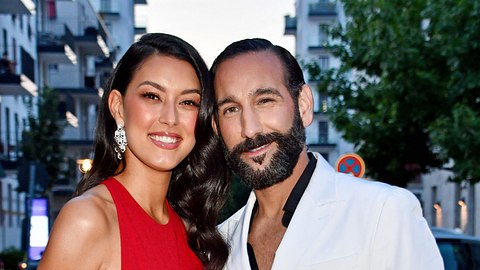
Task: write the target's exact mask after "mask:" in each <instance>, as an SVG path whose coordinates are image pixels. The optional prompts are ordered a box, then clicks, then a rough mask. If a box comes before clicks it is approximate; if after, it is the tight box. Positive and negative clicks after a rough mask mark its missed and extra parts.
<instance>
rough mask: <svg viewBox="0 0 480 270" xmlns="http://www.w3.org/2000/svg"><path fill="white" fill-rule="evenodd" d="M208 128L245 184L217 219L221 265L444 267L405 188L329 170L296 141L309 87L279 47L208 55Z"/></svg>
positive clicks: (250, 46)
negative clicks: (224, 255)
mask: <svg viewBox="0 0 480 270" xmlns="http://www.w3.org/2000/svg"><path fill="white" fill-rule="evenodd" d="M211 72H212V75H213V79H214V81H213V82H214V89H215V91H214V93H210V95H207V96H206V97H205V99H206V100H207V102H210V103H212V106H216V110H215V111H216V112H215V122H214V123H213V125H214V127H215V129H216V132H217V133H218V134H219V136H220V137H221V138H222V141H223V144H224V152H225V156H226V159H227V160H228V164H229V166H230V167H231V168H232V170H233V171H234V172H235V173H236V174H237V175H238V176H239V177H240V178H241V179H242V180H243V181H244V182H245V184H246V185H247V186H249V187H251V188H252V189H253V192H252V194H251V195H250V197H249V199H248V202H247V204H246V205H245V206H244V207H243V208H242V209H240V210H239V211H238V212H237V213H236V214H234V215H233V216H232V217H230V218H229V219H228V220H226V221H225V222H224V223H222V224H221V225H220V226H219V229H220V231H221V232H222V233H223V235H225V237H226V239H227V241H228V242H229V244H230V246H231V255H230V258H229V262H228V265H227V269H241V270H244V269H285V270H292V269H334V270H339V269H371V270H381V269H401V270H406V269H412V270H420V269H425V270H433V269H443V262H442V258H441V256H440V253H439V251H438V248H437V246H436V243H435V240H434V238H433V236H432V234H431V232H430V230H429V228H428V226H427V223H426V221H425V219H424V218H423V217H422V212H421V208H420V205H419V203H418V201H417V200H416V198H415V197H414V196H413V194H411V193H410V192H409V191H407V190H405V189H401V188H398V187H393V186H389V185H386V184H383V183H376V182H370V181H367V180H364V179H358V178H354V177H353V176H350V175H347V174H341V173H336V172H335V171H334V170H333V168H332V167H331V166H330V165H329V164H328V163H327V162H326V161H325V160H324V159H323V158H322V156H321V155H319V154H318V153H309V152H307V148H306V145H305V127H307V126H308V125H310V123H311V122H312V119H313V97H312V91H311V89H310V88H309V87H308V85H306V84H305V82H304V78H303V74H302V70H301V69H300V67H299V65H298V63H297V62H296V60H295V59H294V57H293V56H292V55H291V54H290V53H289V52H288V51H286V50H285V49H283V48H281V47H279V46H274V45H272V44H271V43H270V42H269V41H267V40H263V39H249V40H242V41H239V42H235V43H233V44H231V45H230V46H228V47H227V48H226V49H225V51H223V52H222V53H221V54H220V55H219V56H218V57H217V59H216V60H215V61H214V63H213V65H212V68H211Z"/></svg>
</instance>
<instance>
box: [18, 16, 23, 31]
mask: <svg viewBox="0 0 480 270" xmlns="http://www.w3.org/2000/svg"><path fill="white" fill-rule="evenodd" d="M18 22H19V23H20V30H22V32H23V15H20V16H19V17H18Z"/></svg>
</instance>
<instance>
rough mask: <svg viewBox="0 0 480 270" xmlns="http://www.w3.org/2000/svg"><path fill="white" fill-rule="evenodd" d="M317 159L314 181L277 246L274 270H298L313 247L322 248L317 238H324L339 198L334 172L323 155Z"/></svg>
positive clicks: (317, 156)
mask: <svg viewBox="0 0 480 270" xmlns="http://www.w3.org/2000/svg"><path fill="white" fill-rule="evenodd" d="M316 158H317V165H316V168H315V171H314V173H313V175H312V179H311V180H310V183H309V185H308V187H307V189H306V190H305V193H304V194H303V197H302V199H301V200H300V203H299V205H298V207H297V210H296V211H295V214H294V215H293V218H292V221H291V222H290V225H289V226H288V229H287V231H286V233H285V235H284V237H283V239H282V242H281V243H280V246H279V247H278V250H277V252H276V255H275V261H274V263H273V266H272V270H276V269H296V268H297V267H298V264H299V263H300V262H302V261H304V259H303V258H304V257H305V256H306V255H308V254H309V253H310V251H311V249H312V248H313V249H319V248H321V247H320V246H319V245H320V243H321V241H318V240H317V239H319V238H321V237H322V231H323V230H322V228H323V227H325V226H326V224H327V222H328V220H329V218H328V217H329V215H331V213H332V211H334V210H335V209H334V205H335V204H334V202H336V201H337V198H336V188H335V171H334V170H333V168H332V167H331V166H330V165H329V164H328V163H327V162H326V161H325V160H324V159H323V158H322V157H321V156H320V155H316Z"/></svg>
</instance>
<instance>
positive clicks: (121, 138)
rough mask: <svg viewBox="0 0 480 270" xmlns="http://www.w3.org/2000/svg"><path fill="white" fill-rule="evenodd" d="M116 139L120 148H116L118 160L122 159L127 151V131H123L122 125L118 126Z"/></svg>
mask: <svg viewBox="0 0 480 270" xmlns="http://www.w3.org/2000/svg"><path fill="white" fill-rule="evenodd" d="M114 138H115V141H116V142H117V146H118V147H114V149H115V152H117V158H118V159H122V154H123V153H125V150H126V148H127V136H126V134H125V129H123V125H122V124H118V127H117V130H115V136H114Z"/></svg>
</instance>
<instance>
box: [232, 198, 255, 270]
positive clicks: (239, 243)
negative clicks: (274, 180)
mask: <svg viewBox="0 0 480 270" xmlns="http://www.w3.org/2000/svg"><path fill="white" fill-rule="evenodd" d="M256 200H257V199H256V197H255V194H254V193H253V191H252V192H251V193H250V197H249V198H248V201H247V204H246V205H245V209H244V211H243V213H242V215H241V216H240V219H239V220H232V221H230V222H229V224H228V230H229V232H228V235H230V239H228V242H229V244H230V245H231V246H230V248H231V250H230V257H231V258H230V259H229V261H228V263H227V267H226V269H229V270H245V269H250V262H249V259H248V252H247V241H248V229H249V224H250V218H251V216H252V211H253V207H254V205H255V201H256ZM232 262H235V263H232Z"/></svg>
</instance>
